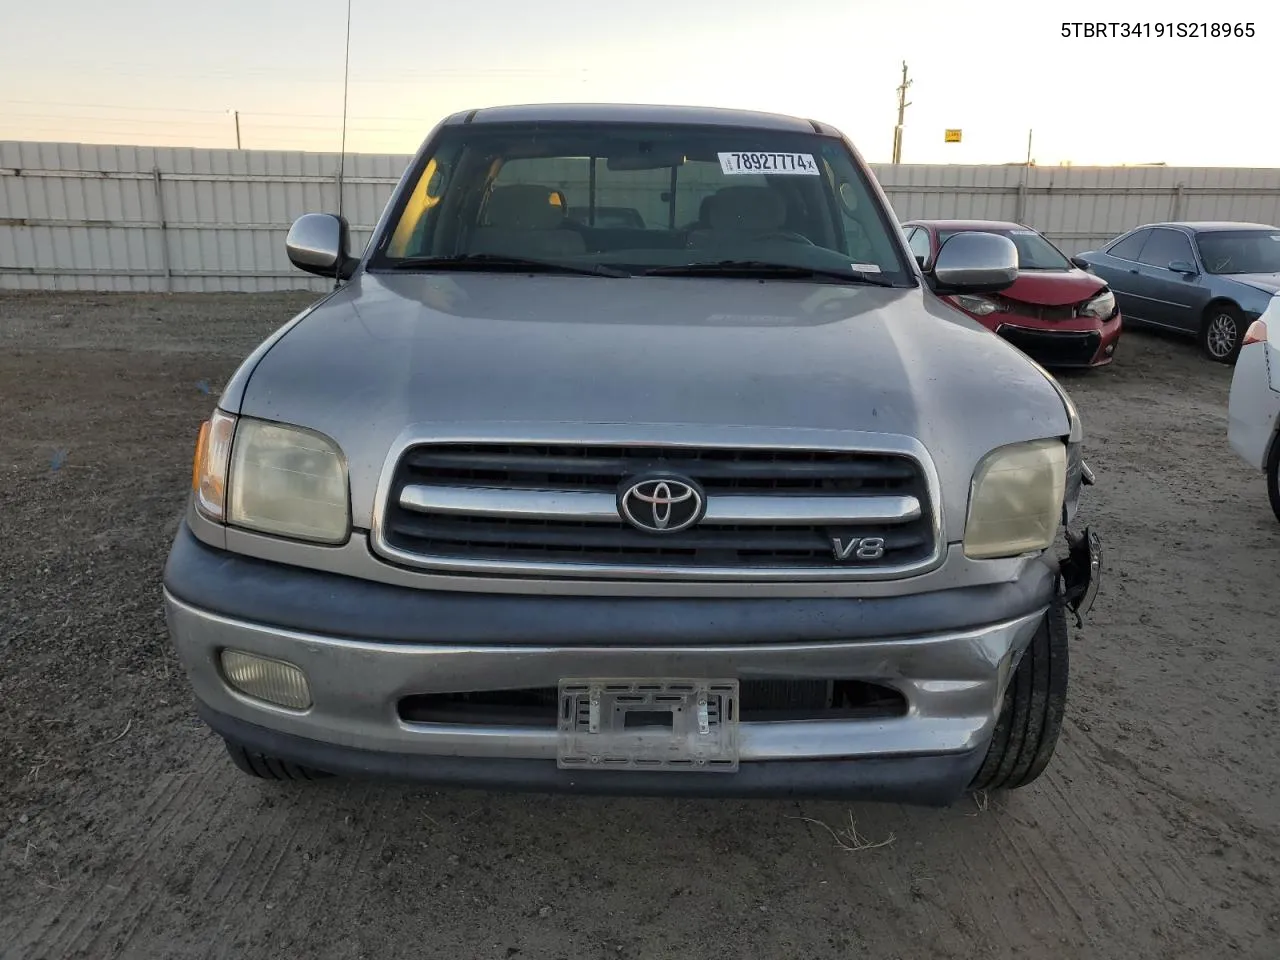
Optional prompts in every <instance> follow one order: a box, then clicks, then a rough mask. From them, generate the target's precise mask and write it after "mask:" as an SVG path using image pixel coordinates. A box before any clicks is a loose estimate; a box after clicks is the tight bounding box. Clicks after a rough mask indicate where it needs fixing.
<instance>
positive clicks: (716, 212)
mask: <svg viewBox="0 0 1280 960" xmlns="http://www.w3.org/2000/svg"><path fill="white" fill-rule="evenodd" d="M708 199H709V200H710V201H711V202H710V203H709V204H708V209H707V221H708V223H707V228H706V229H703V230H694V231H692V232H690V234H689V246H690V247H715V246H720V245H722V244H732V243H735V242H740V241H741V240H744V239H745V240H749V239H751V238H753V237H762V236H767V235H768V234H771V233H777V232H778V231H780V230H782V229H783V226H784V224H785V223H786V222H787V202H786V201H785V200H784V199H783V198H782V195H781V194H779V193H778V192H777V191H776V190H773V189H771V188H770V187H722V188H721V189H719V190H717V191H716V192H715V193H713V194H712V195H711V196H710V197H709V198H708Z"/></svg>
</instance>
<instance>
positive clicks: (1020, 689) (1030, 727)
mask: <svg viewBox="0 0 1280 960" xmlns="http://www.w3.org/2000/svg"><path fill="white" fill-rule="evenodd" d="M1067 639H1068V633H1067V611H1066V607H1065V606H1064V605H1063V604H1062V603H1061V601H1057V600H1055V601H1054V603H1053V606H1051V607H1050V608H1049V611H1048V612H1047V613H1046V614H1045V616H1044V620H1043V621H1042V622H1041V623H1040V627H1039V629H1038V630H1036V634H1035V636H1034V637H1032V638H1031V642H1030V643H1029V644H1028V645H1027V649H1026V651H1025V652H1024V653H1023V654H1022V659H1021V660H1020V661H1019V662H1018V667H1017V669H1016V670H1014V672H1013V677H1012V678H1010V680H1009V687H1008V689H1007V690H1006V691H1005V695H1004V704H1003V706H1002V707H1001V709H1000V716H999V718H998V719H997V720H996V729H995V732H994V733H993V734H992V736H991V744H990V746H989V747H988V748H987V756H986V759H985V760H984V761H983V763H982V767H981V768H980V769H979V770H978V774H977V776H975V777H974V778H973V783H972V784H970V789H971V790H1016V789H1018V788H1019V787H1025V786H1026V785H1027V784H1029V783H1031V782H1032V781H1033V780H1035V779H1036V778H1037V777H1039V776H1040V774H1042V773H1043V772H1044V769H1045V767H1047V766H1048V765H1049V760H1050V758H1052V757H1053V751H1054V747H1055V746H1056V745H1057V743H1058V734H1059V733H1061V732H1062V720H1063V717H1064V716H1065V714H1066V705H1067V673H1068V655H1067Z"/></svg>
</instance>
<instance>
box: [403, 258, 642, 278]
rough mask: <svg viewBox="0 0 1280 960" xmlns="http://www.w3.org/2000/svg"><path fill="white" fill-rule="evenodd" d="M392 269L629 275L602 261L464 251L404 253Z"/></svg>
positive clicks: (603, 275) (599, 275)
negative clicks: (575, 261) (452, 253)
mask: <svg viewBox="0 0 1280 960" xmlns="http://www.w3.org/2000/svg"><path fill="white" fill-rule="evenodd" d="M386 266H387V267H388V268H389V269H391V270H503V271H510V272H512V273H579V274H584V275H586V276H592V277H629V276H631V274H629V273H627V272H626V271H625V270H618V269H616V268H614V267H606V266H604V265H603V264H591V265H589V266H587V265H578V264H573V263H558V262H556V261H553V260H535V259H533V258H529V257H508V256H504V255H502V254H497V253H463V254H459V255H457V256H454V257H404V258H403V259H400V260H392V261H390V262H389V263H387V264H386Z"/></svg>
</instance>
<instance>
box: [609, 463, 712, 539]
mask: <svg viewBox="0 0 1280 960" xmlns="http://www.w3.org/2000/svg"><path fill="white" fill-rule="evenodd" d="M706 503H707V499H706V497H705V496H704V495H703V493H702V488H701V487H699V486H698V485H697V484H696V483H695V482H694V481H692V480H688V479H684V478H681V477H673V476H669V475H666V474H654V475H651V476H647V477H639V478H635V477H633V478H631V479H628V480H624V481H623V482H622V486H621V487H620V488H619V491H618V513H619V514H621V516H622V517H623V519H625V520H626V521H627V522H628V523H630V524H631V525H632V526H633V527H635V528H636V529H637V530H643V531H644V532H645V533H676V532H677V531H679V530H687V529H689V527H691V526H693V525H694V524H695V523H697V522H698V521H699V520H701V519H702V514H703V510H704V508H705V507H706Z"/></svg>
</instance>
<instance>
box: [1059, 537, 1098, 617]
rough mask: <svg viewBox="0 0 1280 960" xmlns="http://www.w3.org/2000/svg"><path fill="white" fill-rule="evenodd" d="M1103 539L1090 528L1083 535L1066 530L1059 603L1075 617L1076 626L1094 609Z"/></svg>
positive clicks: (1060, 569)
mask: <svg viewBox="0 0 1280 960" xmlns="http://www.w3.org/2000/svg"><path fill="white" fill-rule="evenodd" d="M1102 562H1103V550H1102V540H1101V538H1099V536H1098V535H1097V533H1095V532H1094V531H1093V530H1092V529H1091V528H1090V527H1085V529H1084V532H1083V533H1074V532H1072V531H1071V530H1068V531H1067V556H1066V557H1065V558H1064V559H1063V560H1062V561H1061V562H1060V564H1059V567H1058V570H1059V572H1060V574H1061V577H1062V584H1061V591H1062V601H1063V603H1065V604H1066V607H1067V609H1068V610H1070V611H1071V612H1072V613H1073V614H1075V618H1076V626H1077V627H1078V626H1080V625H1081V624H1082V623H1083V619H1084V617H1085V615H1086V614H1088V613H1089V611H1090V610H1091V609H1093V602H1094V600H1095V599H1097V596H1098V587H1099V586H1100V581H1101V576H1102Z"/></svg>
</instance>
